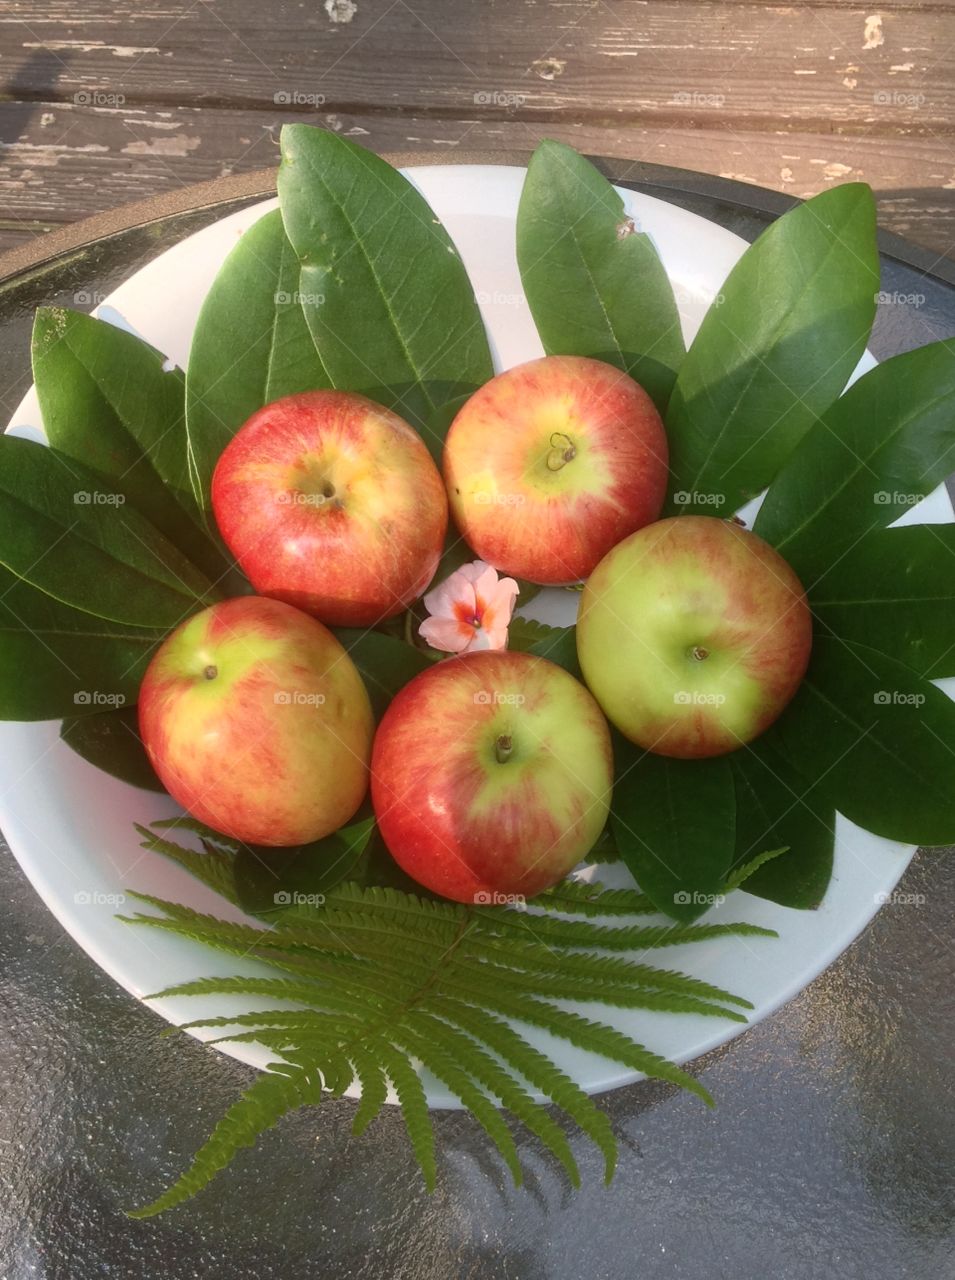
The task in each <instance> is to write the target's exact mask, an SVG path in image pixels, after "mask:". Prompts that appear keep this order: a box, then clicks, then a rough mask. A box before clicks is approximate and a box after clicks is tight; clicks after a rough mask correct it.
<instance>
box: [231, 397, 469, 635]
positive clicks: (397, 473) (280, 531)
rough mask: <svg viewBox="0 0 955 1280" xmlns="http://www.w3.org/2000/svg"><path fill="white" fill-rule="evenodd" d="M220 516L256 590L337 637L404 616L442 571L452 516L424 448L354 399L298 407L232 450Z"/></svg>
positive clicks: (380, 411) (271, 416) (280, 405)
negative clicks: (337, 631)
mask: <svg viewBox="0 0 955 1280" xmlns="http://www.w3.org/2000/svg"><path fill="white" fill-rule="evenodd" d="M212 507H213V511H214V513H215V518H216V523H217V524H218V526H219V531H220V532H221V534H222V537H223V539H224V540H225V542H226V545H227V546H228V547H229V550H230V551H231V552H232V554H233V555H234V556H235V557H236V559H237V560H238V562H239V566H240V567H241V569H242V571H243V572H244V573H245V575H246V576H247V577H248V579H249V581H250V582H251V583H252V585H253V587H254V588H255V590H256V591H257V592H258V593H259V594H260V595H264V596H273V597H274V598H275V599H277V600H285V601H286V602H287V603H288V604H294V605H296V606H297V607H298V608H300V609H305V610H307V611H308V612H309V613H312V614H314V615H315V616H316V617H317V618H320V619H321V620H322V621H323V622H327V623H329V624H330V625H333V626H348V627H355V626H371V625H372V624H373V623H375V622H379V621H381V620H382V619H384V618H389V617H391V616H392V615H393V614H396V613H400V612H401V610H402V609H404V608H405V607H406V606H407V605H409V604H410V603H411V602H412V600H415V599H417V597H418V596H420V595H421V593H422V592H423V591H424V590H425V588H426V587H427V585H428V583H429V582H430V581H431V579H432V578H433V577H434V571H435V569H436V568H437V566H438V560H439V558H440V555H441V548H442V545H443V543H444V535H445V533H446V531H447V525H448V505H447V498H446V496H445V492H444V486H443V484H442V481H441V476H440V474H439V472H438V469H437V467H436V466H435V464H434V462H433V461H432V460H431V456H430V454H429V453H428V450H427V449H426V448H425V444H424V441H423V440H422V439H421V437H420V436H419V435H418V433H417V432H416V431H415V430H414V429H413V428H412V427H410V426H409V425H408V423H407V422H404V421H403V420H402V419H401V418H399V417H398V416H397V414H394V413H392V412H391V411H390V410H388V409H384V408H382V406H381V405H379V404H375V403H374V401H372V400H368V399H366V398H365V397H364V396H360V395H355V394H354V393H352V392H345V391H307V392H304V393H303V394H301V395H294V396H286V397H285V398H284V399H282V400H276V401H274V402H273V403H272V404H267V405H266V406H265V408H263V409H259V410H258V412H257V413H254V414H253V415H252V417H251V418H249V420H248V422H246V423H245V425H244V426H243V427H241V428H240V430H239V431H238V432H237V433H236V435H235V436H234V437H233V438H232V440H230V442H229V444H228V445H227V446H226V448H225V449H224V450H223V452H222V455H221V457H220V458H219V461H218V463H217V464H216V469H215V473H214V475H213V477H212Z"/></svg>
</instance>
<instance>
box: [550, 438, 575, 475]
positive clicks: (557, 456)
mask: <svg viewBox="0 0 955 1280" xmlns="http://www.w3.org/2000/svg"><path fill="white" fill-rule="evenodd" d="M550 445H551V449H550V453H549V454H548V455H547V470H548V471H559V470H560V469H561V467H563V466H564V465H565V464H566V463H568V462H573V460H574V458H576V457H577V448H576V446H575V444H574V442H573V440H571V438H570V436H568V435H565V434H564V433H563V431H555V432H554V433H553V435H552V436H551V438H550Z"/></svg>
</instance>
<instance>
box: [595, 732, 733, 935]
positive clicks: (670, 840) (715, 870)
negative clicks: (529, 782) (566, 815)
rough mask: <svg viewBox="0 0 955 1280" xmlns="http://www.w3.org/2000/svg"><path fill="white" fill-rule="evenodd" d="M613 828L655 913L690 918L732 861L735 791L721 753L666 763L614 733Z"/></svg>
mask: <svg viewBox="0 0 955 1280" xmlns="http://www.w3.org/2000/svg"><path fill="white" fill-rule="evenodd" d="M614 756H615V760H616V781H615V783H614V790H613V802H612V808H611V819H610V822H611V830H612V831H613V836H614V839H615V841H616V844H617V848H618V849H619V851H620V856H621V858H622V859H623V861H624V862H625V863H626V865H627V868H628V869H629V871H630V872H631V874H632V875H633V877H634V879H635V880H636V882H637V884H638V885H639V886H640V888H641V889H642V890H643V892H644V893H645V894H647V895H648V897H649V898H650V899H651V901H652V902H653V904H654V906H656V907H657V908H658V909H659V910H660V911H664V912H666V914H667V915H670V916H673V917H675V918H676V919H677V920H681V921H689V920H695V919H696V917H697V916H699V915H702V914H703V912H704V911H707V910H708V909H709V907H711V906H712V905H713V902H714V899H715V897H716V896H717V895H719V893H720V891H721V889H722V887H723V884H724V882H725V880H726V876H727V874H728V873H729V870H730V867H731V866H732V863H733V851H734V833H735V825H736V823H735V815H736V795H735V791H734V787H733V775H732V773H731V772H730V767H729V763H728V762H727V760H726V758H725V757H721V758H716V759H711V760H672V759H670V758H668V757H667V756H658V755H652V754H650V753H649V752H641V751H640V749H639V748H638V747H635V746H633V745H632V744H631V743H628V742H625V741H624V740H623V739H622V738H620V737H619V736H618V735H615V742H614Z"/></svg>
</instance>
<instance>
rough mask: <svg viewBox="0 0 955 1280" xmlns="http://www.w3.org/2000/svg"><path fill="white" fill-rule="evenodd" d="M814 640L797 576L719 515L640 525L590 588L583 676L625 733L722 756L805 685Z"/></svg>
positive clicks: (694, 753) (581, 642)
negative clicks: (801, 682)
mask: <svg viewBox="0 0 955 1280" xmlns="http://www.w3.org/2000/svg"><path fill="white" fill-rule="evenodd" d="M811 645H812V618H811V615H810V611H809V606H808V604H807V603H806V593H805V591H804V590H803V587H802V584H801V583H800V581H799V579H798V578H797V577H796V575H795V573H794V572H793V571H792V569H791V568H790V567H789V565H788V564H787V563H786V561H785V560H783V558H782V556H780V555H779V554H778V552H776V551H774V550H773V548H772V547H771V546H769V544H768V543H766V542H764V541H763V540H762V538H759V537H757V536H756V534H754V533H750V532H748V531H747V530H746V529H744V528H742V526H741V525H739V524H736V523H735V522H733V521H731V520H720V519H717V518H716V517H715V516H677V517H676V518H674V519H669V520H660V521H658V523H656V524H652V525H649V526H648V527H647V528H646V529H641V530H640V532H639V533H635V534H633V535H632V536H631V537H629V538H627V539H626V540H625V541H623V542H621V543H620V545H619V546H617V547H614V549H613V550H612V551H611V552H610V553H609V554H608V555H606V556H605V557H604V558H603V560H601V562H600V564H599V565H598V566H597V568H596V569H595V570H594V572H593V573H592V574H591V575H590V577H589V578H588V580H587V583H586V585H585V587H584V590H583V593H582V595H581V601H580V615H579V617H578V620H577V653H578V656H579V658H580V666H581V670H582V671H583V675H584V679H585V680H586V681H587V684H588V685H589V686H590V689H591V690H592V692H593V693H594V695H595V697H596V699H597V701H598V702H599V703H600V705H601V707H603V709H604V711H605V712H606V714H607V716H608V717H609V719H610V720H611V721H612V722H613V723H614V724H615V725H616V726H617V728H618V729H619V730H620V732H621V733H623V734H624V735H625V736H626V737H627V738H629V739H630V740H631V742H635V743H637V745H638V746H641V747H643V748H645V749H646V750H647V751H655V752H657V753H658V754H660V755H664V756H678V757H685V758H690V757H698V756H718V755H723V754H725V753H726V752H728V751H733V750H734V749H735V748H737V747H740V746H742V745H743V743H745V742H750V741H751V740H752V739H753V738H755V737H757V735H759V734H760V733H762V732H763V731H764V730H765V729H767V728H768V727H769V726H770V725H771V724H772V722H773V721H774V720H775V719H776V718H777V716H779V714H780V712H781V711H782V710H783V708H784V707H785V706H786V704H787V703H788V702H789V700H790V698H792V696H793V694H794V693H795V692H796V689H797V688H798V686H799V682H800V681H801V680H802V678H803V675H804V674H805V671H806V665H807V663H808V662H809V651H810V648H811Z"/></svg>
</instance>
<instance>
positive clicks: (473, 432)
mask: <svg viewBox="0 0 955 1280" xmlns="http://www.w3.org/2000/svg"><path fill="white" fill-rule="evenodd" d="M667 457H668V455H667V441H666V435H665V433H664V430H663V423H662V422H661V420H660V415H659V414H658V413H657V411H656V408H655V407H654V404H653V401H652V400H651V399H650V397H649V396H648V395H647V393H646V392H645V391H644V390H643V388H642V387H640V386H638V385H637V383H636V382H634V380H633V379H632V378H630V377H628V376H627V374H625V373H622V372H621V371H620V370H619V369H616V368H614V367H613V365H609V364H605V363H604V362H603V361H601V360H590V359H587V358H585V357H583V356H544V357H543V359H540V360H531V361H529V362H528V363H527V364H521V365H517V366H516V367H515V368H513V369H508V370H507V372H506V373H501V374H499V375H498V376H497V377H496V378H492V379H491V381H490V382H487V383H485V385H484V386H483V387H481V388H480V390H478V391H476V392H475V393H474V395H473V396H471V398H470V399H469V400H468V401H467V402H466V403H465V404H464V406H463V407H462V408H461V409H460V411H459V412H458V414H457V416H456V417H455V419H454V421H453V423H452V424H451V429H450V431H449V432H448V437H447V440H446V441H445V446H444V457H443V467H444V479H445V484H446V485H447V488H448V496H449V498H450V501H451V511H452V514H453V515H454V519H455V522H456V523H457V526H458V529H459V530H460V532H461V533H462V534H463V536H464V538H465V540H466V541H467V542H468V544H469V545H470V546H471V547H472V548H473V549H474V551H476V552H477V554H478V555H479V556H480V557H481V559H482V560H486V561H487V562H488V563H489V564H492V565H494V567H495V568H496V569H499V570H500V571H501V572H503V573H509V574H513V575H514V576H515V577H517V578H525V579H527V580H528V581H530V582H537V583H543V584H552V585H558V584H561V583H570V582H579V581H580V579H581V578H585V577H586V576H587V575H588V574H589V573H590V572H591V570H592V569H593V568H594V567H595V566H596V564H597V562H598V561H599V560H600V558H601V557H602V556H603V555H605V554H606V553H607V552H608V551H609V550H610V548H611V547H612V546H614V545H615V544H616V543H618V542H619V541H620V540H621V538H625V537H626V536H627V534H629V533H633V532H634V531H635V530H636V529H640V528H642V527H643V525H645V524H648V523H649V522H650V521H651V520H655V519H656V518H657V516H658V515H659V514H660V510H661V508H662V506H663V500H664V497H665V495H666V488H667Z"/></svg>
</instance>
